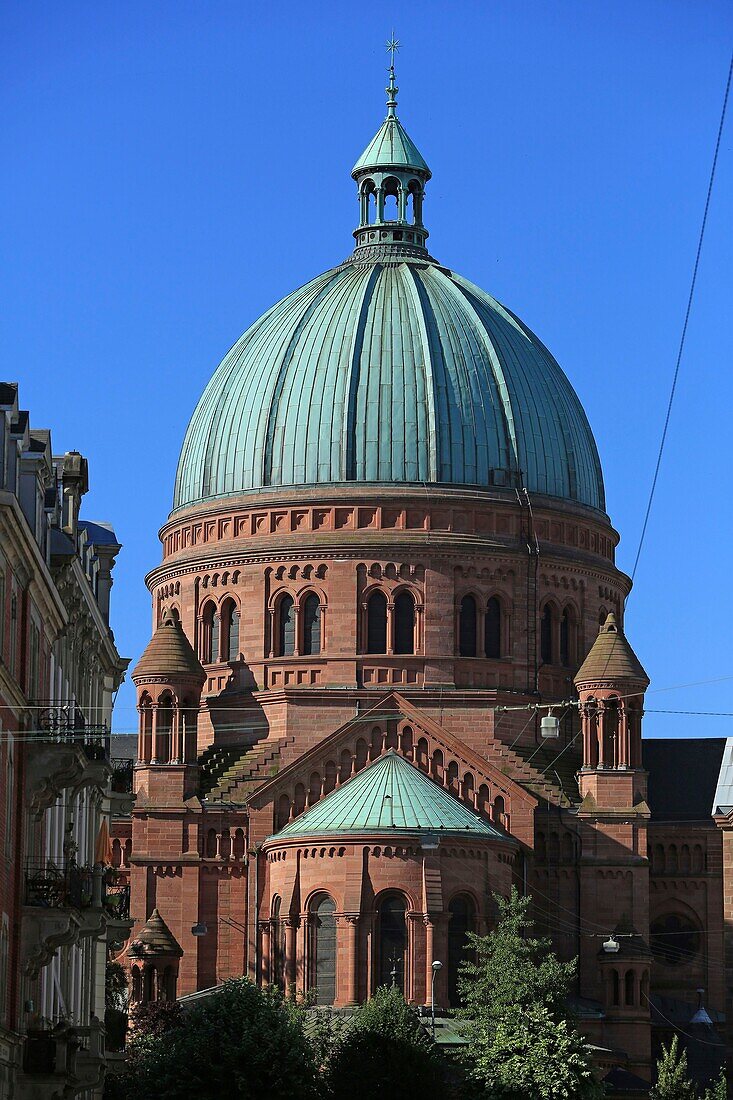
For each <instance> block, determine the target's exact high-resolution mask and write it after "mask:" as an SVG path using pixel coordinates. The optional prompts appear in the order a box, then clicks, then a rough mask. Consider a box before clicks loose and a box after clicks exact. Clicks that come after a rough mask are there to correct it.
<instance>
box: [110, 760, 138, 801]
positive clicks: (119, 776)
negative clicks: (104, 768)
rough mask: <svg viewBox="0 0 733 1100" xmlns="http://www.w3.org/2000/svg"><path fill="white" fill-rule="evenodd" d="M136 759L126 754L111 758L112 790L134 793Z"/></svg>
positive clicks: (118, 792) (119, 792)
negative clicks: (131, 758)
mask: <svg viewBox="0 0 733 1100" xmlns="http://www.w3.org/2000/svg"><path fill="white" fill-rule="evenodd" d="M134 763H135V762H134V760H130V759H129V757H126V756H113V757H111V758H110V764H111V766H112V790H113V791H115V792H116V793H117V794H132V776H133V765H134Z"/></svg>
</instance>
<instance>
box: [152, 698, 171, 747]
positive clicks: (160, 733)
mask: <svg viewBox="0 0 733 1100" xmlns="http://www.w3.org/2000/svg"><path fill="white" fill-rule="evenodd" d="M172 729H173V699H172V698H171V696H170V695H165V696H164V697H163V698H162V699H161V700H160V702H159V703H158V713H157V715H156V723H155V760H156V761H157V763H158V764H167V763H168V762H169V761H170V759H171V730H172Z"/></svg>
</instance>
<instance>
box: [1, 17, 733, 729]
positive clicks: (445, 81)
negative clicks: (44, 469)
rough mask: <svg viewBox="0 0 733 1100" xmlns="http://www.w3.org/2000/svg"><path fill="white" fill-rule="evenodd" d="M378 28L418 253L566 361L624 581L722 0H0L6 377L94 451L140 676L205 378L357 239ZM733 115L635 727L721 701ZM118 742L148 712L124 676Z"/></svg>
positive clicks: (122, 613) (684, 389)
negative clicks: (601, 475)
mask: <svg viewBox="0 0 733 1100" xmlns="http://www.w3.org/2000/svg"><path fill="white" fill-rule="evenodd" d="M393 19H394V26H395V31H396V34H397V36H398V37H399V38H400V39H401V40H402V42H403V43H404V47H403V49H402V50H401V52H400V54H399V57H398V83H399V85H400V89H401V92H400V111H399V113H400V117H401V119H402V121H403V122H404V124H405V125H406V127H407V129H408V131H409V133H410V135H411V136H412V137H413V138H414V140H415V141H416V143H417V144H418V146H419V148H420V149H421V151H422V152H423V154H424V155H425V157H426V158H427V160H428V162H429V164H430V166H431V168H432V170H433V180H432V182H431V183H430V185H429V189H428V195H427V199H426V206H425V220H426V224H427V225H428V227H429V229H430V231H431V238H430V245H431V249H432V251H433V254H434V255H435V256H437V257H438V258H439V259H440V260H441V261H442V262H444V263H446V264H447V265H449V266H451V267H453V268H455V269H456V270H457V271H459V272H461V273H462V274H464V275H465V276H467V277H468V278H470V279H472V280H473V281H474V282H477V283H478V284H479V285H481V286H482V287H484V288H485V289H486V290H488V291H489V292H490V293H491V294H493V295H495V296H496V297H497V298H499V299H500V300H501V301H503V302H505V303H506V304H507V305H508V306H509V307H510V308H511V309H512V310H514V311H515V312H517V313H518V314H519V315H520V316H521V317H522V319H523V320H524V321H525V322H526V323H527V324H528V325H529V326H530V327H531V328H532V329H533V330H534V331H535V332H536V333H537V334H538V335H539V337H540V338H541V339H542V341H543V342H544V343H546V344H547V345H548V346H549V347H550V348H551V350H552V351H553V353H554V354H555V356H556V357H557V359H558V360H559V362H560V364H561V365H562V366H563V368H564V369H565V371H566V372H567V374H568V375H569V377H570V379H571V381H572V382H573V384H574V385H575V387H576V389H577V391H578V393H579V395H580V397H581V400H582V401H583V403H584V405H585V408H586V410H587V412H588V416H589V418H590V421H591V424H592V426H593V429H594V431H595V435H596V439H597V440H598V445H599V449H600V452H601V459H602V462H603V467H604V471H605V477H606V487H607V496H608V507H609V512H610V515H611V518H612V520H613V522H614V525H615V526H616V528H617V529H618V530H619V531H620V532H621V535H622V541H621V545H620V548H619V556H618V562H619V565H620V566H621V568H626V569H630V568H631V564H632V563H633V558H634V555H635V551H636V545H637V542H638V538H639V533H640V529H641V523H642V519H643V513H644V508H645V505H646V498H647V493H648V489H649V485H650V481H651V477H652V472H653V466H654V461H655V457H656V450H657V447H658V443H659V436H660V432H661V427H662V423H663V419H664V411H665V407H666V402H667V397H668V391H669V386H670V382H671V374H672V369H673V366H674V359H675V356H676V352H677V345H678V342H679V335H680V329H681V325H682V319H683V314H684V309H685V304H686V297H687V293H688V288H689V281H690V275H691V269H692V263H693V259H694V253H695V248H696V243H697V234H698V231H699V225H700V219H701V215H702V207H703V202H704V197H705V190H706V187H707V179H708V173H709V169H710V162H711V157H712V150H713V144H714V139H715V134H716V130H717V125H718V119H719V113H720V108H721V102H722V95H723V90H724V83H725V78H726V74H727V68H728V62H729V56H730V48H731V42H732V41H733V8H731V6H730V4H729V3H727V2H718V0H705V2H700V0H689V2H681V0H666V2H656V0H641V2H640V0H635V2H633V3H631V2H624V0H616V2H615V3H613V4H608V3H602V2H600V0H584V2H564V0H553V2H550V0H545V2H532V0H527V2H507V0H496V2H492V3H490V4H489V3H468V2H465V0H458V2H453V3H441V4H438V3H431V2H425V0H423V2H420V3H415V2H412V0H405V2H403V3H402V4H400V5H399V7H398V8H395V9H394V12H393V13H391V12H389V11H388V10H387V9H383V12H382V10H380V9H379V8H378V7H375V6H374V5H367V4H356V3H343V2H342V3H332V2H325V3H324V2H322V3H320V4H318V5H315V4H312V5H303V4H301V3H298V4H296V3H272V4H269V5H262V4H250V3H227V2H215V0H211V2H209V3H203V2H199V3H193V2H186V0H178V2H175V3H172V2H166V0H159V2H156V3H154V4H151V3H143V2H137V0H129V2H126V3H125V4H114V3H112V2H110V0H108V2H101V3H100V2H96V3H92V2H88V3H74V2H73V0H65V2H64V3H63V4H59V3H56V2H48V3H38V2H34V0H22V2H18V0H6V2H5V4H4V5H3V6H2V10H1V11H0V34H1V35H2V41H3V43H4V51H3V52H4V55H5V57H4V62H5V63H4V65H3V71H2V76H1V77H0V81H1V83H2V99H3V105H4V106H3V124H4V125H3V129H4V154H5V155H4V162H5V168H4V171H3V173H2V174H0V218H1V219H2V235H3V239H4V243H5V254H6V259H7V261H8V262H6V264H5V265H4V267H3V269H2V272H1V273H0V280H1V286H0V293H1V294H2V301H3V306H4V308H3V310H2V319H1V320H0V326H1V328H0V332H1V336H2V347H3V353H4V363H3V368H2V372H1V373H2V375H3V376H4V377H5V378H8V379H13V380H18V381H19V382H20V384H21V400H22V403H23V405H24V407H26V408H29V409H30V412H31V422H32V424H33V426H35V427H50V428H51V429H52V434H53V442H54V447H55V449H56V450H57V451H61V450H68V449H71V448H76V449H78V450H81V451H82V452H83V453H84V454H85V455H86V456H87V457H88V458H89V461H90V480H91V490H90V493H89V495H88V497H87V498H86V501H85V507H84V514H85V515H86V516H87V518H96V519H106V520H111V521H112V522H113V523H114V525H115V527H116V529H117V532H118V535H119V537H120V539H121V541H122V542H123V543H124V549H123V551H122V553H121V554H120V557H119V559H118V566H117V568H116V581H115V587H114V590H113V626H114V629H115V633H116V637H117V641H118V645H119V648H120V650H121V651H122V653H124V654H126V655H129V656H131V657H133V659H135V658H137V657H138V656H139V654H140V651H141V649H142V648H143V646H144V645H145V643H146V641H147V639H148V637H149V634H150V626H151V616H150V602H149V597H148V594H147V590H146V589H145V586H144V581H143V578H144V575H145V573H146V571H147V570H149V569H150V568H152V567H153V566H154V565H156V564H157V562H158V561H159V559H160V547H159V543H158V540H157V531H158V528H159V526H160V525H161V524H162V523H163V522H164V520H165V518H166V516H167V514H168V510H169V508H170V504H171V494H172V488H173V478H174V472H175V466H176V462H177V458H178V452H179V448H180V444H181V441H182V438H183V433H184V431H185V427H186V424H187V422H188V418H189V416H190V414H191V412H192V410H193V407H194V405H195V403H196V401H197V399H198V397H199V394H200V392H201V390H202V389H203V387H204V385H205V383H206V381H207V380H208V378H209V376H210V375H211V373H212V372H213V370H214V368H215V366H216V364H217V363H218V361H219V360H220V359H221V357H222V356H223V354H224V353H225V352H226V351H227V349H228V348H229V346H230V345H231V344H232V343H233V342H234V341H235V339H236V338H237V337H238V336H239V335H240V334H241V333H242V332H243V331H244V330H245V329H246V328H247V327H248V325H249V324H250V323H251V322H252V321H253V320H254V319H256V318H257V317H258V316H259V315H260V314H261V313H262V312H263V311H264V310H265V309H266V308H267V307H268V306H269V305H271V304H272V303H273V302H274V301H276V300H277V299H279V298H280V297H282V296H283V295H284V294H286V293H288V292H289V291H290V290H292V289H294V288H295V287H296V286H298V285H300V284H301V283H303V282H305V281H307V280H308V279H310V278H311V277H313V276H314V275H316V274H318V273H319V272H320V271H323V270H325V269H327V268H329V267H331V266H333V265H334V264H335V263H337V262H339V261H340V260H341V259H343V258H344V257H345V256H346V255H347V254H348V253H349V252H350V250H351V247H352V243H353V242H352V238H351V230H352V229H353V227H354V225H355V223H356V215H357V206H356V200H355V194H354V188H353V184H352V181H351V180H350V178H349V170H350V168H351V165H352V163H353V162H354V160H355V159H356V157H357V156H358V154H359V153H360V152H361V150H362V148H363V147H364V146H365V145H366V144H367V142H368V141H369V139H370V138H371V136H372V134H373V133H374V132H375V131H376V129H377V127H378V126H379V124H380V122H381V120H382V117H383V114H384V106H383V104H384V95H383V88H384V83H385V77H386V72H385V67H386V64H387V60H386V54H385V52H384V42H385V39H386V38H387V36H388V34H389V32H390V30H391V29H392V20H393ZM731 116H733V105H732V106H731V111H730V114H729V118H728V125H727V127H726V132H725V135H724V140H723V145H722V148H721V154H720V161H719V166H718V177H717V183H716V189H715V193H714V196H713V203H712V207H711V212H710V219H709V224H708V236H707V239H706V243H705V250H704V253H703V258H702V263H701V268H700V274H699V280H698V288H697V297H696V300H695V304H694V308H693V313H692V318H691V322H690V328H689V334H688V342H687V347H686V352H685V357H684V360H683V365H682V372H681V376H680V383H679V389H678V393H677V399H676V405H675V408H674V412H673V416H672V422H671V426H670V434H669V439H668V448H667V451H666V454H665V459H664V464H663V467H662V473H661V477H660V481H659V487H658V492H657V497H656V501H655V505H654V510H653V513H652V518H651V522H650V526H649V530H648V534H647V540H646V544H645V548H644V551H643V555H642V559H641V563H640V567H639V571H638V574H637V583H636V587H635V590H634V592H633V594H632V596H631V599H630V602H629V605H628V613H627V632H628V635H629V637H630V639H631V641H632V644H633V645H634V647H635V649H636V650H637V652H638V654H639V656H640V657H641V659H642V661H643V662H644V664H645V666H646V668H647V670H648V671H649V673H650V675H651V677H652V680H653V683H652V692H651V693H650V694H649V696H648V698H647V704H648V709H649V711H650V712H653V711H655V710H659V709H666V710H696V711H701V710H705V711H733V703H732V702H731V696H732V694H733V659H732V657H731V645H730V637H731V627H732V625H733V607H732V605H731V598H730V592H731V582H730V567H731V542H732V537H733V521H732V520H731V507H730V502H731V499H732V498H733V464H732V463H731V458H730V451H731V434H732V432H733V429H732V428H731V405H732V399H733V378H732V375H733V371H732V370H731V366H732V362H733V336H732V335H731V290H732V285H731V284H732V279H731V273H732V271H733V234H731V232H730V227H731V225H733V155H732V150H733V117H731ZM724 678H727V679H724ZM709 680H718V682H716V683H708V684H704V685H701V684H698V685H697V686H689V687H683V686H681V685H690V684H694V683H696V682H697V681H709ZM668 688H674V690H660V689H668ZM116 724H117V726H118V728H119V729H121V730H123V729H133V728H134V726H135V714H134V692H133V690H132V688H131V686H130V685H129V684H128V685H125V686H124V687H123V689H122V691H121V692H120V697H119V700H118V710H117V715H116ZM645 732H646V734H647V735H657V736H676V735H680V736H682V735H692V734H695V735H700V736H705V735H708V736H712V735H716V736H717V735H725V734H733V719H729V718H702V717H685V716H682V715H672V714H656V713H648V716H647V718H646V720H645Z"/></svg>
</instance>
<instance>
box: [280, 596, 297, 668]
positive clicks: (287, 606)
mask: <svg viewBox="0 0 733 1100" xmlns="http://www.w3.org/2000/svg"><path fill="white" fill-rule="evenodd" d="M293 653H295V604H294V602H293V597H292V596H283V597H282V599H281V600H280V603H279V604H278V611H277V656H278V657H292V655H293Z"/></svg>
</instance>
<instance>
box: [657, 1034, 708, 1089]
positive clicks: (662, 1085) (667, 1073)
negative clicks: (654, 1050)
mask: <svg viewBox="0 0 733 1100" xmlns="http://www.w3.org/2000/svg"><path fill="white" fill-rule="evenodd" d="M649 1096H650V1100H695V1098H696V1097H697V1089H696V1088H695V1086H694V1085H693V1083H692V1081H691V1080H690V1078H689V1075H688V1073H687V1052H686V1051H684V1050H681V1049H680V1045H679V1042H678V1039H677V1036H676V1035H675V1036H674V1038H673V1039H672V1042H671V1043H670V1045H669V1047H665V1046H662V1057H661V1058H660V1059H659V1061H658V1062H657V1083H656V1085H655V1086H654V1088H653V1089H652V1090H651V1092H650V1093H649Z"/></svg>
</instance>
